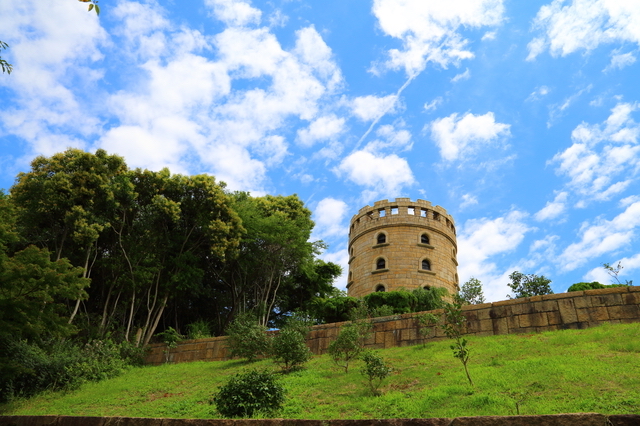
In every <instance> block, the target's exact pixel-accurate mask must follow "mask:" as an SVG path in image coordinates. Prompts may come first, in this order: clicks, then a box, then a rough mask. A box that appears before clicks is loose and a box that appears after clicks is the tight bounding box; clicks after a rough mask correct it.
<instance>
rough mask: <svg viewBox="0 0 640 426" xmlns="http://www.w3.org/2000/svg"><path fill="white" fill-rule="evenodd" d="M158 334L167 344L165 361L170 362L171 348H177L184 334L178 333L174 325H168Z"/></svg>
mask: <svg viewBox="0 0 640 426" xmlns="http://www.w3.org/2000/svg"><path fill="white" fill-rule="evenodd" d="M157 336H158V337H160V338H161V339H162V343H164V344H165V346H166V348H165V350H164V362H169V355H170V354H171V349H175V348H177V347H178V342H180V341H181V340H182V339H183V338H184V336H183V335H181V334H180V333H178V332H177V331H176V330H175V329H174V328H173V327H167V328H166V329H165V330H164V331H163V332H162V333H158V334H157Z"/></svg>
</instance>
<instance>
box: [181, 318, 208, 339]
mask: <svg viewBox="0 0 640 426" xmlns="http://www.w3.org/2000/svg"><path fill="white" fill-rule="evenodd" d="M187 337H188V338H189V339H204V338H207V337H211V327H210V326H209V323H208V322H207V321H205V320H199V321H196V322H192V323H191V324H189V325H187Z"/></svg>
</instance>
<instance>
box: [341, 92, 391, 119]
mask: <svg viewBox="0 0 640 426" xmlns="http://www.w3.org/2000/svg"><path fill="white" fill-rule="evenodd" d="M397 102H398V96H397V95H388V96H373V95H369V96H359V97H357V98H354V99H353V101H352V102H351V111H352V113H353V115H355V116H356V117H358V118H359V119H360V120H362V121H373V120H375V119H378V118H380V117H382V116H383V115H385V114H393V113H394V112H395V111H396V107H397Z"/></svg>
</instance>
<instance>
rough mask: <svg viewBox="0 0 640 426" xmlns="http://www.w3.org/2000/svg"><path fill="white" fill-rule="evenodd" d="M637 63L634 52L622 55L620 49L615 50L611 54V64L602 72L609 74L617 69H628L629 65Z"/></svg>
mask: <svg viewBox="0 0 640 426" xmlns="http://www.w3.org/2000/svg"><path fill="white" fill-rule="evenodd" d="M635 62H636V57H635V56H634V54H633V52H627V53H620V49H615V50H614V51H613V52H611V63H610V64H609V65H607V67H606V68H605V69H603V70H602V71H604V72H608V71H611V70H615V69H618V70H620V69H622V68H624V67H628V66H629V65H633V64H634V63H635Z"/></svg>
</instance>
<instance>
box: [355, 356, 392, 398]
mask: <svg viewBox="0 0 640 426" xmlns="http://www.w3.org/2000/svg"><path fill="white" fill-rule="evenodd" d="M361 359H362V360H363V361H364V366H363V367H362V369H361V370H360V372H361V373H362V375H363V376H365V377H366V378H367V379H368V380H369V388H370V389H371V393H373V394H374V395H375V396H379V395H381V392H380V391H379V388H380V385H381V384H382V381H383V380H384V379H386V378H387V377H389V374H391V367H389V366H388V365H387V364H386V363H385V362H384V359H382V357H381V356H380V355H378V354H377V353H375V352H373V351H365V352H364V353H363V354H362V356H361Z"/></svg>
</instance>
